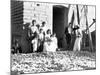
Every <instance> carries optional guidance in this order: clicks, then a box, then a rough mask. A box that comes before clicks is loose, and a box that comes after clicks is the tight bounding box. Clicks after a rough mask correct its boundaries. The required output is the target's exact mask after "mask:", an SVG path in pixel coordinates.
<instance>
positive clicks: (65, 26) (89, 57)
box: [10, 0, 96, 75]
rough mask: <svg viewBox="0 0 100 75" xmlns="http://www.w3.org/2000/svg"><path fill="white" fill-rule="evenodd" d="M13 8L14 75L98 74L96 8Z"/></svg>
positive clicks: (27, 4) (23, 0)
mask: <svg viewBox="0 0 100 75" xmlns="http://www.w3.org/2000/svg"><path fill="white" fill-rule="evenodd" d="M10 5H11V7H10V11H11V13H10V14H11V32H10V33H11V40H10V42H11V47H10V50H11V51H10V53H11V54H10V55H11V56H10V59H11V60H10V73H11V75H21V74H37V73H51V72H69V71H84V70H96V5H83V4H68V3H57V2H56V3H55V2H54V3H53V2H39V1H32V0H30V1H28V0H11V1H10Z"/></svg>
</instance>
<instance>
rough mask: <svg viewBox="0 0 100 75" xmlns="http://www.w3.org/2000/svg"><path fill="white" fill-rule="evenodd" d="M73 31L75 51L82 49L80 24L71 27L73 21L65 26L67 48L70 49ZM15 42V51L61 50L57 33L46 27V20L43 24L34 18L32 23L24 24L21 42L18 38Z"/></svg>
mask: <svg viewBox="0 0 100 75" xmlns="http://www.w3.org/2000/svg"><path fill="white" fill-rule="evenodd" d="M73 32H74V33H75V34H76V35H75V36H76V40H75V42H74V47H73V51H80V49H81V43H82V31H81V28H80V27H79V26H78V25H76V26H75V27H74V28H71V23H70V24H69V26H68V27H66V28H65V35H66V37H65V38H66V43H67V49H70V47H71V44H72V43H71V41H72V37H71V35H72V33H73ZM15 43H16V44H15V47H14V48H15V51H16V52H17V51H19V52H20V53H32V52H46V51H51V52H55V51H56V50H59V49H58V39H57V37H56V34H55V33H53V34H52V33H51V30H50V29H47V28H46V22H44V21H43V22H42V23H41V25H39V24H37V23H36V20H32V24H29V23H26V24H24V25H23V26H22V33H21V39H20V41H19V42H18V40H17V41H16V42H15Z"/></svg>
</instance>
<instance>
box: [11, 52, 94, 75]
mask: <svg viewBox="0 0 100 75" xmlns="http://www.w3.org/2000/svg"><path fill="white" fill-rule="evenodd" d="M91 69H96V57H95V53H90V52H86V51H81V52H73V51H58V52H54V53H53V52H46V53H30V54H11V73H12V75H15V74H13V73H15V72H16V73H21V74H24V73H43V72H60V71H73V70H91Z"/></svg>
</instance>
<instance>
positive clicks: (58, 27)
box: [53, 5, 68, 48]
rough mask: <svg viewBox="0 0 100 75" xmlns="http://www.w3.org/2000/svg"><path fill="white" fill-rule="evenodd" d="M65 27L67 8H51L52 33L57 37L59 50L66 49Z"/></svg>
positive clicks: (58, 6)
mask: <svg viewBox="0 0 100 75" xmlns="http://www.w3.org/2000/svg"><path fill="white" fill-rule="evenodd" d="M66 26H68V8H67V7H64V6H61V5H55V6H53V32H54V33H56V35H57V38H58V47H59V48H66V40H65V37H64V31H65V27H66Z"/></svg>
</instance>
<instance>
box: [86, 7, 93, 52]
mask: <svg viewBox="0 0 100 75" xmlns="http://www.w3.org/2000/svg"><path fill="white" fill-rule="evenodd" d="M87 12H88V8H87V6H86V11H85V13H86V14H85V16H86V27H87V31H88V37H89V50H90V51H93V44H92V37H91V32H90V31H89V25H88V19H87Z"/></svg>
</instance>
